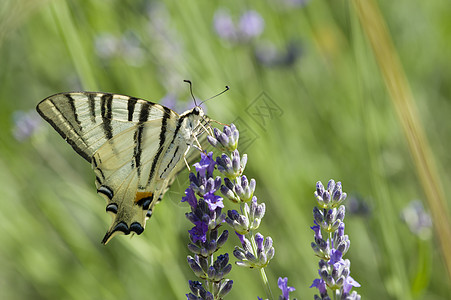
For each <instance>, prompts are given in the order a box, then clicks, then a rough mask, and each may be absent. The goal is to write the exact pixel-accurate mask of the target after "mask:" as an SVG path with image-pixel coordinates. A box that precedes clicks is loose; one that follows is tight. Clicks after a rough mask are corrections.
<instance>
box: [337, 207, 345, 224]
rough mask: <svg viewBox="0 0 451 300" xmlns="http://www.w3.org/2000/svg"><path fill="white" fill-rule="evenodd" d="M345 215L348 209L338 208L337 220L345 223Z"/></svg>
mask: <svg viewBox="0 0 451 300" xmlns="http://www.w3.org/2000/svg"><path fill="white" fill-rule="evenodd" d="M345 214H346V208H345V206H344V205H340V207H339V208H338V211H337V216H336V218H337V219H338V220H340V221H342V222H343V220H344V218H345Z"/></svg>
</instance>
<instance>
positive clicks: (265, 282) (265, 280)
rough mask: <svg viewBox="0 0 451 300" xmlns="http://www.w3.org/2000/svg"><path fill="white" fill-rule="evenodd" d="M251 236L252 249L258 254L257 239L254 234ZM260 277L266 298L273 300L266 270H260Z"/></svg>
mask: <svg viewBox="0 0 451 300" xmlns="http://www.w3.org/2000/svg"><path fill="white" fill-rule="evenodd" d="M249 233H250V236H251V243H252V248H253V249H254V253H255V254H257V244H256V243H255V237H254V234H253V233H252V232H249ZM260 275H261V279H262V283H263V287H264V288H265V292H266V296H267V297H268V300H273V299H274V297H273V295H272V292H271V287H270V286H269V282H268V277H266V272H265V268H261V269H260Z"/></svg>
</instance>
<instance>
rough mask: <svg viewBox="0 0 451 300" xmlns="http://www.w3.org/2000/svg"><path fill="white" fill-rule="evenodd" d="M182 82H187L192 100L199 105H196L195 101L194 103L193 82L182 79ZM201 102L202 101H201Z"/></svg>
mask: <svg viewBox="0 0 451 300" xmlns="http://www.w3.org/2000/svg"><path fill="white" fill-rule="evenodd" d="M183 81H184V82H186V83H188V84H189V92H190V93H191V97H193V100H194V104H195V105H196V106H199V105H200V104H199V105H197V103H196V98H194V94H193V84H192V82H191V80H186V79H185V80H183ZM201 104H202V103H201Z"/></svg>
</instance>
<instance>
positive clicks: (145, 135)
mask: <svg viewBox="0 0 451 300" xmlns="http://www.w3.org/2000/svg"><path fill="white" fill-rule="evenodd" d="M36 109H37V111H38V113H39V114H40V115H41V116H42V118H44V119H45V120H46V121H47V122H48V123H50V125H52V127H53V128H54V129H55V130H56V131H57V132H58V133H59V134H60V135H61V136H62V137H63V138H64V139H65V140H66V142H67V143H69V144H70V145H71V146H72V148H74V150H75V151H76V152H77V153H78V154H80V155H81V156H82V157H83V158H84V159H85V160H87V161H88V162H90V163H91V165H92V168H93V169H94V173H95V175H96V180H95V182H96V187H97V193H99V194H100V195H102V196H103V197H104V198H105V200H106V202H107V205H106V211H107V212H108V213H109V214H111V216H112V218H113V220H112V223H111V226H110V228H109V229H108V231H107V233H106V234H105V237H104V238H103V240H102V244H106V243H108V242H109V241H110V240H111V238H113V237H114V236H115V235H116V234H118V233H121V234H126V235H127V234H130V233H135V234H138V235H139V234H141V233H142V232H143V231H144V227H145V225H146V220H147V219H148V218H149V217H150V216H151V214H152V209H153V207H154V205H155V204H156V203H157V202H158V201H159V200H161V197H162V196H163V195H164V193H165V192H166V191H167V190H168V188H169V186H170V184H171V183H172V182H173V181H174V179H175V176H176V175H177V173H178V172H179V171H181V170H182V169H183V168H184V166H185V163H186V159H187V155H195V154H196V153H197V154H198V153H199V151H194V150H196V149H193V150H191V151H190V148H191V149H192V148H202V146H201V144H199V140H206V127H207V126H209V122H210V119H209V118H208V117H207V116H205V115H204V112H203V110H202V108H201V107H200V106H196V107H194V108H193V109H191V110H188V111H186V112H184V113H183V114H181V115H178V114H177V113H176V112H174V111H172V110H171V109H169V108H167V107H164V106H162V105H159V104H156V103H152V102H149V101H146V100H143V99H138V98H134V97H129V96H123V95H117V94H109V93H96V92H74V93H60V94H56V95H53V96H50V97H48V98H46V99H44V100H42V101H41V102H40V103H39V104H38V105H37V107H36ZM201 138H202V139H201ZM189 152H190V154H188V153H189Z"/></svg>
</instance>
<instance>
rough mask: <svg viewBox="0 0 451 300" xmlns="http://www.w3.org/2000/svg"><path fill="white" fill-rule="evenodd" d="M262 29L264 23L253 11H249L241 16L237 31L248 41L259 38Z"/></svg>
mask: <svg viewBox="0 0 451 300" xmlns="http://www.w3.org/2000/svg"><path fill="white" fill-rule="evenodd" d="M264 27H265V21H264V20H263V18H262V17H261V15H260V14H259V13H258V12H256V11H254V10H249V11H247V12H245V13H244V14H243V15H242V16H241V19H240V24H239V30H240V33H241V34H242V35H243V36H244V37H245V38H248V39H249V38H253V37H256V36H259V35H260V34H261V33H262V32H263V29H264Z"/></svg>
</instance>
